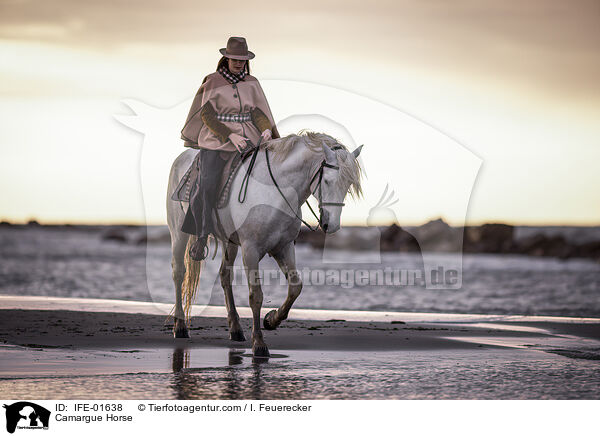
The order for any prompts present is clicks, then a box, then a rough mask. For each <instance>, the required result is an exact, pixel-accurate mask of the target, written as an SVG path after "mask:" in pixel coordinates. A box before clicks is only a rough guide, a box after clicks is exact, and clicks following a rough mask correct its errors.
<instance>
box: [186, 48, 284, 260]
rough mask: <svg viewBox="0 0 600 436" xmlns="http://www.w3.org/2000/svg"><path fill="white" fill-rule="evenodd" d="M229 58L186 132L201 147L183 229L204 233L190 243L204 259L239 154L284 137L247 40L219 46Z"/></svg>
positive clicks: (202, 94) (201, 93) (208, 81)
mask: <svg viewBox="0 0 600 436" xmlns="http://www.w3.org/2000/svg"><path fill="white" fill-rule="evenodd" d="M219 51H220V52H221V54H222V55H223V57H222V58H221V60H220V61H219V63H218V65H217V71H216V72H214V73H212V74H209V75H208V76H206V77H205V78H204V80H203V81H202V86H201V87H200V89H199V90H198V92H197V93H196V96H195V97H194V101H193V103H192V107H191V108H190V112H189V115H188V117H187V120H186V122H185V125H184V127H183V129H182V130H181V138H182V139H183V140H184V145H185V146H186V147H192V148H198V149H200V151H199V156H198V159H196V160H195V162H197V165H198V170H199V171H198V178H197V180H196V181H195V183H194V185H193V186H192V190H191V192H190V207H189V208H188V211H187V214H186V216H185V219H184V222H183V226H182V228H181V230H182V231H183V232H185V233H189V234H192V235H196V236H198V240H197V241H196V242H195V243H194V244H193V245H192V246H191V247H190V252H189V254H190V257H191V258H192V259H194V260H202V259H204V258H206V256H207V255H208V248H207V245H206V242H207V238H208V235H209V234H211V233H213V234H214V223H213V219H212V211H213V209H214V207H215V205H216V202H217V195H218V192H217V190H218V187H219V182H220V178H221V175H222V172H223V168H224V166H225V163H226V162H227V160H228V159H229V158H230V157H231V155H232V154H233V153H235V152H236V150H237V152H242V151H243V150H244V149H245V148H246V147H247V146H248V144H250V145H253V144H254V145H255V144H257V143H258V140H259V138H262V141H268V140H269V139H271V138H279V133H278V132H277V128H276V126H275V122H274V121H273V115H272V114H271V110H270V109H269V104H268V103H267V99H266V97H265V94H264V92H263V90H262V88H261V86H260V83H259V82H258V80H257V79H256V78H255V77H254V76H251V75H250V65H249V60H250V59H252V58H254V53H252V52H251V51H249V50H248V45H247V43H246V40H245V38H241V37H235V36H234V37H231V38H229V40H228V41H227V47H226V48H222V49H220V50H219Z"/></svg>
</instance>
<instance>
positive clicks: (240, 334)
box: [229, 330, 246, 342]
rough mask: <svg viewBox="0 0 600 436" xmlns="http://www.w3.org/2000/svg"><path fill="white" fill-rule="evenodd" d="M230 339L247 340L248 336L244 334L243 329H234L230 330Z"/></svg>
mask: <svg viewBox="0 0 600 436" xmlns="http://www.w3.org/2000/svg"><path fill="white" fill-rule="evenodd" d="M229 339H230V340H232V341H235V342H245V341H246V337H245V336H244V332H243V331H241V330H234V331H231V332H229Z"/></svg>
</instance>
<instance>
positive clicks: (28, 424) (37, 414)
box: [4, 401, 50, 433]
mask: <svg viewBox="0 0 600 436" xmlns="http://www.w3.org/2000/svg"><path fill="white" fill-rule="evenodd" d="M4 408H5V409H6V431H8V432H9V433H14V432H15V429H16V428H17V427H19V428H20V429H21V428H27V429H41V428H43V429H47V428H48V424H49V422H50V411H49V410H48V409H45V408H43V407H42V406H38V405H37V404H35V403H30V402H28V401H19V402H18V403H13V404H11V405H10V406H7V405H6V404H5V405H4Z"/></svg>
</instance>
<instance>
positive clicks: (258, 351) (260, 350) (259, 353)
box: [252, 345, 271, 357]
mask: <svg viewBox="0 0 600 436" xmlns="http://www.w3.org/2000/svg"><path fill="white" fill-rule="evenodd" d="M252 355H253V356H254V357H271V354H270V353H269V348H267V346H266V345H255V346H253V347H252Z"/></svg>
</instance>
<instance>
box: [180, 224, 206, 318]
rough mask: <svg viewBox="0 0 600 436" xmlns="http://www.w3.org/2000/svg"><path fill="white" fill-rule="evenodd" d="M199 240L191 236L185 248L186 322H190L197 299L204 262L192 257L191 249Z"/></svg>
mask: <svg viewBox="0 0 600 436" xmlns="http://www.w3.org/2000/svg"><path fill="white" fill-rule="evenodd" d="M197 239H198V237H197V236H190V237H189V238H188V242H187V246H186V247H185V256H184V263H185V276H184V278H183V283H182V285H181V293H182V298H183V310H184V312H185V319H186V321H189V319H190V316H191V314H192V303H193V302H194V299H195V298H196V292H197V291H198V283H199V282H200V273H201V272H202V261H196V260H194V259H192V258H191V257H190V247H191V246H192V244H193V243H194V242H196V240H197Z"/></svg>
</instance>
